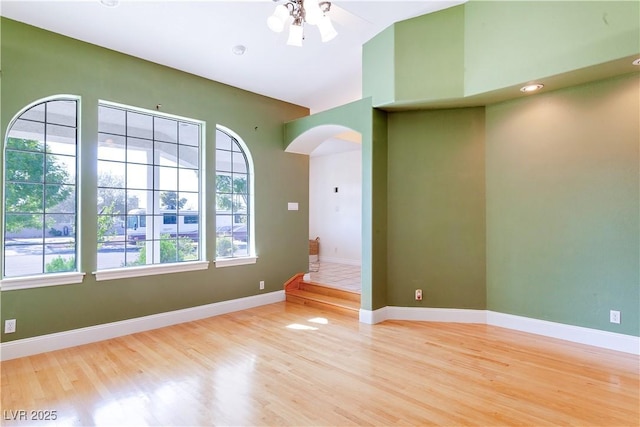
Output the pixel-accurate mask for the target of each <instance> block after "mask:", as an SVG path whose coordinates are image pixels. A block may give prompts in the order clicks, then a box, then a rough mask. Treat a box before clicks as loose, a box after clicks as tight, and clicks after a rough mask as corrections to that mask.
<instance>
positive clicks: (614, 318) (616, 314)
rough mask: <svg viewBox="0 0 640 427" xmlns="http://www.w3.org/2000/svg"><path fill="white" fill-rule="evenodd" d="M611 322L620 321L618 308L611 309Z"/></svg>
mask: <svg viewBox="0 0 640 427" xmlns="http://www.w3.org/2000/svg"><path fill="white" fill-rule="evenodd" d="M609 322H611V323H620V312H619V311H617V310H610V311H609Z"/></svg>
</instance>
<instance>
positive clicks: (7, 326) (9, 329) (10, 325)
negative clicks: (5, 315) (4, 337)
mask: <svg viewBox="0 0 640 427" xmlns="http://www.w3.org/2000/svg"><path fill="white" fill-rule="evenodd" d="M15 331H16V319H7V320H5V321H4V333H5V334H12V333H14V332H15Z"/></svg>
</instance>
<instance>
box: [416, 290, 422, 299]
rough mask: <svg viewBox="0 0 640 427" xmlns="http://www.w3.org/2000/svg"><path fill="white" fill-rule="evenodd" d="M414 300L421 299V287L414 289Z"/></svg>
mask: <svg viewBox="0 0 640 427" xmlns="http://www.w3.org/2000/svg"><path fill="white" fill-rule="evenodd" d="M416 301H422V289H416Z"/></svg>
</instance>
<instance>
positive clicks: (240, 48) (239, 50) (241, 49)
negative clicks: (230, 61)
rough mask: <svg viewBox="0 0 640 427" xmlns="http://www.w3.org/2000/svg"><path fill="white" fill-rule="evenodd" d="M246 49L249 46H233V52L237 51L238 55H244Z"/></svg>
mask: <svg viewBox="0 0 640 427" xmlns="http://www.w3.org/2000/svg"><path fill="white" fill-rule="evenodd" d="M246 51H247V47H246V46H244V45H241V44H237V45H235V46H234V47H232V48H231V52H233V53H235V54H236V55H244V53H245V52H246Z"/></svg>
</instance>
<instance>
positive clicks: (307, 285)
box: [299, 281, 360, 306]
mask: <svg viewBox="0 0 640 427" xmlns="http://www.w3.org/2000/svg"><path fill="white" fill-rule="evenodd" d="M299 286H300V287H299V289H300V290H301V291H309V292H313V293H316V294H320V295H327V296H330V297H335V298H340V299H345V300H347V301H354V302H357V303H358V306H359V305H360V294H359V293H358V292H353V291H348V290H345V289H338V288H333V287H331V286H327V285H323V284H322V283H317V282H307V281H302V282H300V285H299Z"/></svg>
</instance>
